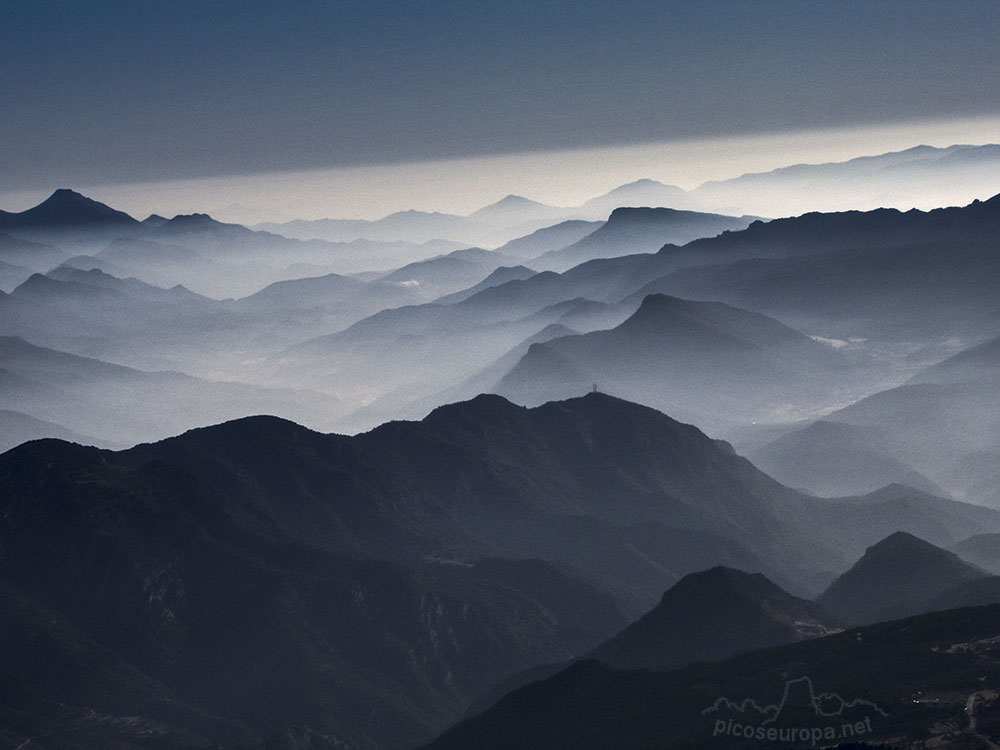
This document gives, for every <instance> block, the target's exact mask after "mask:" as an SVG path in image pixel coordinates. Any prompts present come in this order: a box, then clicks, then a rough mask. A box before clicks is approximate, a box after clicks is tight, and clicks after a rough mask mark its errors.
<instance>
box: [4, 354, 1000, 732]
mask: <svg viewBox="0 0 1000 750" xmlns="http://www.w3.org/2000/svg"><path fill="white" fill-rule="evenodd" d="M38 356H41V357H45V358H47V359H46V361H50V360H51V358H52V355H50V354H46V353H44V352H42V353H40V354H38ZM8 359H9V357H7V356H6V354H5V359H4V361H5V362H6V361H7V360H8ZM82 364H87V363H82ZM82 364H81V363H79V362H74V363H72V368H71V372H68V373H67V377H79V373H80V371H81V367H82ZM89 366H91V367H100V365H94V364H91V365H89ZM46 371H47V372H54V370H53V369H52V368H51V367H47V368H46ZM126 375H127V373H126ZM203 413H204V412H203ZM0 499H2V500H3V503H4V507H5V509H6V515H5V518H6V519H7V520H6V522H5V523H4V524H3V525H0V549H2V550H3V552H4V566H3V567H2V569H0V582H2V584H3V586H5V587H6V589H5V590H9V591H11V592H12V593H11V594H10V597H11V599H10V600H11V601H24V602H25V604H24V606H25V607H28V608H29V609H30V610H31V611H32V612H35V613H36V614H32V615H30V617H29V616H28V615H25V616H24V618H26V619H24V618H21V619H19V620H18V621H19V622H24V623H25V624H24V625H23V627H24V628H25V632H27V633H37V632H39V628H41V627H42V623H51V622H52V618H48V619H46V613H47V612H54V613H56V615H57V617H58V618H59V621H60V622H63V621H64V622H66V623H67V625H66V628H68V629H67V630H66V631H65V632H66V633H67V635H60V634H57V633H53V631H52V630H51V627H50V629H48V630H46V631H45V632H47V633H50V635H51V637H50V638H49V640H47V641H46V642H45V643H47V644H49V645H47V646H46V648H45V649H41V650H40V651H36V652H35V655H36V656H37V659H42V660H43V661H42V662H40V661H38V660H37V659H34V658H33V659H21V658H20V657H19V658H18V659H15V658H14V657H13V656H11V657H7V656H6V655H5V656H4V662H3V663H4V664H10V665H13V666H12V667H10V669H11V670H13V671H12V673H10V676H11V677H12V678H13V679H15V680H16V681H17V684H18V685H22V686H23V689H24V691H25V694H26V695H27V696H28V698H26V699H25V701H26V704H25V705H27V706H28V708H30V713H31V716H33V717H35V720H36V721H37V722H40V723H44V721H45V718H44V717H45V716H46V714H45V710H44V708H45V706H44V705H41V704H39V705H36V704H35V703H33V701H42V702H43V703H44V704H45V705H51V703H52V702H53V701H58V702H61V703H62V704H63V706H64V710H63V711H62V713H61V714H60V715H62V716H66V717H74V716H75V717H80V716H86V715H87V714H86V710H87V709H86V708H85V707H90V708H92V709H93V710H94V711H95V712H96V713H97V714H99V715H100V716H101V717H105V718H102V719H100V720H95V721H92V722H90V723H87V724H86V726H85V727H80V728H78V729H77V730H76V731H78V732H79V733H80V734H77V735H74V736H76V737H79V736H84V737H90V736H93V737H95V738H99V739H95V740H94V741H97V742H99V744H100V743H104V744H106V742H105V738H107V737H108V736H109V733H110V732H112V731H114V732H121V731H122V730H123V726H122V720H121V718H120V717H122V716H133V717H138V719H137V720H136V721H134V722H132V723H131V724H129V726H130V727H132V726H134V727H140V728H137V729H135V730H134V731H135V733H138V732H139V731H141V727H145V726H149V725H150V723H151V722H152V723H156V722H159V723H160V724H162V725H164V727H165V729H164V731H166V732H168V733H169V734H171V735H176V734H178V733H185V732H186V733H187V734H188V736H192V737H195V738H196V741H197V742H198V743H201V744H206V743H209V742H214V743H216V744H226V743H227V742H228V741H229V740H227V739H226V737H227V736H230V735H227V734H226V732H234V733H236V734H233V735H231V736H241V737H246V736H247V735H249V736H251V737H256V738H259V740H258V741H260V740H263V739H266V738H267V737H271V736H275V735H276V734H279V735H283V734H284V733H287V732H296V731H301V732H304V733H306V734H314V735H316V736H319V735H324V734H325V735H327V736H328V737H332V738H334V739H335V740H336V742H340V743H342V744H344V745H346V746H365V745H366V744H367V745H375V746H396V745H400V744H405V743H407V742H410V743H412V742H417V741H421V738H426V737H430V736H432V735H433V734H434V733H436V732H438V731H440V730H441V729H442V728H443V727H444V726H445V725H446V724H447V723H448V722H451V721H454V720H456V719H457V718H458V716H459V715H460V714H461V712H462V710H463V709H464V707H465V706H466V705H468V703H469V702H470V701H471V700H472V699H473V698H474V697H475V696H476V695H478V694H480V693H482V692H483V691H485V690H486V689H487V688H488V686H489V685H491V684H495V683H496V682H497V681H499V680H500V679H502V678H504V677H505V676H507V675H509V674H512V673H515V672H517V671H520V670H523V669H525V668H527V667H529V666H532V665H535V664H540V663H549V662H559V661H563V660H565V659H568V658H571V657H573V656H576V655H578V654H580V653H585V652H586V651H587V650H589V649H590V648H593V647H594V645H595V644H597V643H599V642H601V641H602V640H603V639H605V638H607V637H608V636H610V635H611V634H613V633H614V632H618V631H620V630H621V628H622V627H623V626H624V625H625V622H624V620H623V618H622V615H621V610H620V608H621V607H623V606H624V607H627V608H629V609H630V610H633V611H634V610H635V609H637V608H639V607H647V606H649V604H651V603H652V601H651V600H652V599H653V598H654V596H655V594H654V593H653V592H657V591H663V590H664V589H665V588H667V587H668V586H670V585H671V584H673V583H675V582H676V581H677V580H678V579H680V578H681V577H682V576H683V575H685V574H687V573H690V572H693V571H694V570H699V569H705V568H708V567H711V566H713V565H718V564H725V565H727V566H730V567H737V566H738V567H752V568H754V569H760V570H768V572H769V573H770V574H771V575H773V576H777V577H778V578H780V579H782V580H784V579H789V580H791V581H792V582H791V583H790V584H789V585H792V586H796V587H798V588H804V587H808V585H809V582H812V583H813V585H814V584H815V576H816V570H817V569H818V568H820V567H821V566H822V565H826V564H830V563H835V564H845V565H846V561H845V562H841V561H842V560H843V557H844V555H845V554H850V553H852V551H853V550H852V547H851V545H850V544H845V543H844V542H843V540H857V543H860V544H864V543H869V542H870V541H872V540H871V539H870V537H869V536H866V535H867V534H869V533H870V530H869V527H871V528H874V525H872V524H868V523H866V522H864V521H863V519H862V521H861V522H857V523H856V524H855V525H856V528H853V529H852V532H850V533H848V532H845V531H844V530H843V528H844V527H843V526H839V527H834V526H831V525H828V523H827V522H826V521H824V520H823V518H824V517H823V515H822V512H823V511H824V509H826V508H830V509H831V511H832V514H833V515H834V516H835V517H836V518H837V519H839V523H841V524H851V523H852V519H854V521H857V520H858V517H857V511H856V510H855V509H854V506H853V505H852V504H851V503H849V502H844V503H838V502H837V501H818V500H816V499H814V498H809V497H808V496H803V495H801V494H798V493H795V492H794V491H791V490H788V489H787V488H784V487H782V486H781V485H778V484H777V483H775V482H773V481H772V480H770V479H769V478H768V477H766V476H765V475H763V474H761V473H760V472H758V471H757V470H756V469H754V467H753V466H752V465H751V464H749V463H748V462H747V461H745V460H744V459H742V458H740V457H739V456H737V455H735V454H734V453H733V451H732V449H731V448H730V447H729V446H728V445H726V444H724V443H720V442H718V441H713V440H710V439H709V438H707V437H706V436H705V435H703V434H702V433H700V432H699V431H698V430H697V429H696V428H693V427H690V426H688V425H683V424H680V423H678V422H675V421H674V420H672V419H670V418H669V417H666V416H665V415H662V414H660V413H658V412H655V411H653V410H651V409H648V408H646V407H641V406H638V405H635V404H629V403H627V402H623V401H620V400H617V399H613V398H610V397H607V396H603V395H601V394H591V395H588V396H586V397H583V398H579V399H574V400H571V401H567V402H562V403H553V404H548V405H546V406H544V407H540V408H537V409H530V410H529V409H524V408H521V407H517V406H515V405H513V404H511V403H509V402H507V401H505V400H504V399H501V398H499V397H496V396H481V397H479V398H476V399H474V400H472V401H469V402H466V403H462V404H455V405H452V406H448V407H442V408H440V409H437V410H435V411H434V412H433V413H432V414H431V415H429V416H428V417H427V418H425V419H424V420H422V421H421V422H410V423H407V422H395V423H389V424H386V425H384V426H382V427H380V428H379V429H377V430H373V431H372V432H369V433H366V434H363V435H359V436H356V437H353V438H350V437H342V436H337V435H322V434H319V433H315V432H311V431H309V430H307V429H305V428H302V427H299V426H298V425H296V424H294V423H291V422H287V421H284V420H280V419H276V418H273V417H255V418H247V419H241V420H237V421H235V422H229V423H225V424H221V425H217V426H215V427H210V428H203V429H198V430H193V431H191V432H188V433H185V434H183V435H180V436H178V437H175V438H171V439H169V440H165V441H162V442H159V443H153V444H144V445H140V446H137V447H135V448H133V449H131V450H128V451H124V452H119V453H112V452H109V451H101V450H97V449H92V448H83V447H80V446H74V445H72V444H69V443H63V442H59V441H40V442H33V443H28V444H26V445H22V446H20V447H18V448H15V449H14V450H12V451H9V452H7V453H5V454H3V455H2V456H0ZM821 502H822V504H823V507H820V505H819V504H820V503H821ZM870 504H871V505H878V503H877V501H875V500H872V501H871V503H870ZM880 512H881V513H883V514H884V515H895V517H896V518H897V519H899V520H901V518H900V516H901V515H903V514H894V513H893V511H891V510H886V509H884V508H883V509H882V510H881V511H880ZM990 513H991V512H990V511H988V510H986V509H973V508H969V509H966V508H965V507H964V506H962V505H961V504H958V503H952V504H947V503H946V502H945V501H937V500H934V499H920V498H916V499H913V500H912V501H911V502H909V503H908V505H907V507H906V508H905V517H906V519H907V522H908V523H920V522H921V520H920V519H925V522H926V523H927V524H931V523H933V525H935V526H936V527H938V528H941V529H946V530H950V533H954V534H956V535H957V534H958V533H959V532H960V531H964V530H965V529H967V528H970V527H972V526H974V527H976V528H980V529H981V528H992V529H1000V516H998V514H996V513H993V514H992V515H990ZM964 535H965V536H968V533H965V534H964ZM831 539H834V540H837V541H836V543H835V544H834V543H831V541H830V540H831ZM40 549H44V550H45V554H44V555H41V556H40V555H39V550H40ZM496 558H505V559H506V561H505V560H504V559H500V560H497V559H496ZM532 559H533V560H535V562H530V561H528V560H532ZM751 588H752V587H751ZM609 593H611V594H613V595H614V597H615V598H616V599H617V602H616V601H614V600H613V599H612V598H610V597H609V596H608V594H609ZM782 601H785V600H782ZM785 603H786V604H787V601H786V602H785ZM784 606H785V605H781V606H778V607H776V610H775V611H776V612H777V611H784V612H785V613H786V614H787V613H788V612H789V611H790V610H785V609H783V608H784ZM779 619H780V618H779ZM5 622H6V620H5ZM73 639H76V641H80V640H81V639H84V640H86V641H87V643H93V644H96V646H97V647H99V648H100V649H102V650H103V651H102V653H108V658H107V659H106V660H105V662H103V663H105V664H109V665H114V664H118V665H120V667H116V668H115V670H113V673H112V674H111V675H110V676H109V677H108V678H107V680H108V682H107V683H106V684H105V687H104V688H102V692H100V693H99V694H91V696H90V700H89V701H87V702H84V701H83V700H82V698H81V694H80V693H77V692H73V691H74V686H77V685H80V682H79V680H78V679H76V678H75V677H73V676H74V675H78V674H79V673H80V670H81V669H82V668H79V669H77V668H74V669H76V671H73V670H68V671H64V672H62V673H60V672H58V671H57V666H58V665H59V664H61V663H62V662H59V661H58V660H59V658H61V657H59V656H58V654H61V653H65V652H66V651H67V650H69V649H73V648H74V646H73V642H74V640H73ZM20 640H21V639H19V638H14V639H12V640H11V641H6V643H8V644H16V643H19V642H20ZM3 643H5V641H3V639H2V638H0V645H2V644H3ZM11 647H12V648H13V646H11ZM88 648H90V647H88ZM75 653H85V652H80V651H79V649H77V650H76V651H75ZM50 662H51V663H50ZM40 664H44V665H46V668H45V669H41V668H40ZM5 669H6V668H5ZM52 674H66V675H68V676H69V677H67V679H64V680H51V679H49V677H48V675H52ZM118 675H123V676H120V677H119V676H118ZM128 675H133V676H132V677H130V676H128ZM70 677H73V679H69V678H70ZM126 677H127V678H128V679H126ZM102 679H103V677H102ZM130 681H131V682H130ZM136 681H142V682H143V684H145V685H149V686H151V687H145V688H142V689H139V688H136V687H134V685H135V684H136ZM93 684H96V683H93ZM160 685H162V686H164V688H160V687H159V686H160ZM156 690H160V691H161V692H160V693H157V694H158V695H162V694H164V692H163V691H165V692H166V694H168V695H170V696H171V697H172V698H173V699H174V700H176V701H178V704H179V705H178V708H177V711H175V712H174V713H173V714H169V715H165V714H164V713H163V710H162V708H161V704H159V703H157V701H156V700H154V697H155V696H153V695H151V691H156ZM105 696H108V697H107V698H105ZM46 702H47V703H46ZM0 703H2V701H0ZM188 706H190V707H191V708H192V710H193V711H196V712H200V713H201V715H202V716H203V718H202V720H201V721H200V722H193V721H192V720H191V719H190V718H189V715H188V714H186V713H185V711H186V708H185V707H188ZM362 706H363V707H365V710H359V707H362ZM373 711H374V713H372V712H373ZM126 731H127V732H131V731H132V730H131V729H128V730H126ZM240 733H242V734H240ZM130 736H131V735H130ZM193 741H194V740H193Z"/></svg>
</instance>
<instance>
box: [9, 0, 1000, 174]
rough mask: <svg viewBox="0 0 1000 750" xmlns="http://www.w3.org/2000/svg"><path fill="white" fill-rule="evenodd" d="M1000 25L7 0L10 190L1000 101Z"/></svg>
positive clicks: (525, 8) (458, 154) (723, 130)
mask: <svg viewBox="0 0 1000 750" xmlns="http://www.w3.org/2000/svg"><path fill="white" fill-rule="evenodd" d="M997 39H1000V3H997V2H994V1H990V2H976V1H975V0H968V1H966V2H943V1H942V2H919V1H915V2H878V1H877V0H865V1H864V2H853V1H851V0H838V1H837V2H787V1H784V0H774V1H771V2H712V1H711V0H698V1H697V2H670V1H669V0H661V1H660V2H639V1H636V0H632V1H625V0H623V1H621V2H614V1H608V2H587V1H585V0H577V1H576V2H561V1H556V0H552V1H549V2H544V1H542V0H538V1H536V2H512V1H510V0H505V1H504V2H452V1H449V0H438V1H437V2H418V1H416V0H414V1H410V2H347V1H344V2H320V1H314V0H289V1H288V2H257V1H255V0H243V1H241V2H235V1H233V2H225V1H221V0H218V1H212V0H201V1H199V2H185V1H184V0H176V1H172V2H144V1H143V0H132V1H130V2H117V1H116V0H103V1H102V2H86V1H76V2H52V1H49V0H24V1H23V2H21V1H20V0H15V1H13V2H12V1H11V0H6V1H5V2H4V23H3V24H0V49H2V50H3V53H2V54H3V55H4V58H5V64H4V69H5V75H4V76H3V77H2V78H0V97H2V101H3V102H4V106H3V108H2V114H0V118H2V120H0V122H2V126H3V128H2V129H3V137H2V138H0V165H2V167H0V191H2V192H8V193H9V192H11V191H19V190H20V191H24V190H42V189H47V188H49V187H54V186H57V185H80V184H116V183H125V182H129V181H146V182H148V181H157V180H178V179H199V178H211V177H218V176H231V175H240V174H261V173H268V172H282V171H295V170H304V169H313V170H314V169H323V168H329V167H349V166H356V165H366V164H383V165H384V164H395V163H406V162H428V161H436V160H442V159H463V158H471V157H482V156H497V155H503V154H514V153H524V152H548V151H553V150H566V149H580V148H592V147H616V146H626V145H629V144H642V143H664V142H667V143H669V142H678V141H684V140H690V139H706V138H724V137H734V136H736V137H738V136H744V135H762V134H768V133H774V132H801V131H810V130H822V129H829V128H845V127H855V126H872V125H877V126H882V127H886V126H892V125H895V124H903V123H913V122H920V121H926V120H934V121H940V120H942V119H944V120H947V119H949V118H955V119H962V118H969V117H975V116H984V115H985V116H996V115H1000V76H997V75H996V71H997V70H1000V45H998V44H997V42H996V40H997ZM998 140H1000V138H998ZM861 152H862V153H863V152H864V150H863V149H862V150H861Z"/></svg>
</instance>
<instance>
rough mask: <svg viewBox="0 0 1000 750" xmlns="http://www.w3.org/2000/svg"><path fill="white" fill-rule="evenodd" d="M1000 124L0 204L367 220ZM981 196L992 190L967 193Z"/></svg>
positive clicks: (772, 163) (94, 187)
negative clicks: (65, 203)
mask: <svg viewBox="0 0 1000 750" xmlns="http://www.w3.org/2000/svg"><path fill="white" fill-rule="evenodd" d="M997 134H1000V117H995V118H994V117H983V118H972V119H963V120H944V121H931V122H919V123H906V124H900V125H887V126H879V127H865V128H850V129H827V130H818V131H807V132H794V133H774V134H769V135H757V136H746V137H730V138H712V139H692V140H686V141H676V142H663V143H647V144H635V145H623V146H618V147H604V148H588V149H561V150H551V151H542V152H531V153H523V154H507V155H498V156H481V157H476V158H468V159H446V160H438V161H430V162H401V163H396V164H377V165H376V164H373V165H363V166H355V167H344V168H334V169H311V170H298V171H274V172H263V173H259V174H253V175H232V176H218V177H211V178H198V179H188V180H161V181H147V182H123V183H118V184H75V185H74V184H53V185H51V186H49V187H45V188H38V189H32V190H23V191H6V192H0V209H2V210H5V211H23V210H25V209H27V208H30V207H32V206H34V205H37V204H38V203H39V202H41V201H42V200H44V199H45V198H47V197H48V196H49V195H50V194H51V193H52V191H53V190H55V189H57V188H61V187H65V188H70V189H73V190H76V191H77V192H81V193H83V194H85V195H87V196H88V197H90V198H93V199H95V200H99V201H101V202H103V203H107V204H108V205H111V206H113V207H115V208H117V209H119V210H123V211H126V212H127V213H130V214H132V215H133V216H135V217H136V218H139V219H142V218H145V217H146V216H148V215H150V214H152V213H161V214H166V215H168V216H173V215H176V214H187V213H195V212H200V213H209V214H211V215H212V216H213V217H215V218H217V219H219V220H222V221H231V222H235V223H243V224H255V223H259V222H269V221H273V222H283V221H289V220H292V219H307V220H311V219H321V218H336V219H368V220H371V219H378V218H382V217H383V216H386V215H388V214H391V213H394V212H397V211H405V210H419V211H436V212H441V213H452V214H459V215H466V214H469V213H471V212H473V211H475V210H477V209H479V208H482V207H483V206H486V205H489V204H491V203H494V202H496V201H498V200H500V199H502V198H503V197H505V196H507V195H511V194H514V195H519V196H523V197H525V198H529V199H531V200H534V201H538V202H540V203H544V204H547V205H551V206H566V207H570V206H577V205H580V204H581V203H583V202H585V201H586V200H589V199H590V198H593V197H595V196H598V195H602V194H604V193H606V192H608V191H610V190H612V189H614V188H616V187H619V186H620V185H623V184H627V183H629V182H633V181H636V180H640V179H652V180H657V181H659V182H663V183H665V184H668V185H676V186H678V187H681V188H683V189H685V190H691V189H694V188H697V187H698V186H700V185H702V184H704V183H706V182H711V181H717V180H727V179H732V178H736V177H740V176H742V175H744V174H750V173H756V172H767V171H770V170H773V169H778V168H781V167H787V166H792V165H797V164H821V163H828V162H840V161H847V160H850V159H854V158H859V157H866V156H876V155H879V154H882V153H887V152H894V151H904V150H906V149H910V148H914V147H917V146H932V147H936V148H945V147H948V146H953V145H959V144H961V145H987V144H990V143H995V142H997V141H1000V137H997ZM939 195H940V197H939V196H938V195H936V194H934V193H929V194H927V195H926V196H922V197H921V198H920V199H918V200H914V201H913V202H912V203H908V204H905V205H902V204H901V205H892V206H887V207H892V208H900V209H908V208H919V209H922V210H927V209H930V208H935V207H938V206H942V205H948V202H947V201H948V198H949V193H948V192H947V186H943V188H942V191H941V192H940V194H939ZM974 197H979V198H987V197H989V196H985V195H973V196H971V197H970V200H971V199H972V198H974Z"/></svg>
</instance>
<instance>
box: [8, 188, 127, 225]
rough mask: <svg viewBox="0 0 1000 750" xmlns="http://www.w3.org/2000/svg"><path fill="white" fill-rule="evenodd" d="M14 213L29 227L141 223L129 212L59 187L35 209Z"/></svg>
mask: <svg viewBox="0 0 1000 750" xmlns="http://www.w3.org/2000/svg"><path fill="white" fill-rule="evenodd" d="M14 216H16V217H18V219H19V221H20V222H21V223H23V224H25V225H27V226H32V225H34V226H41V225H64V226H70V225H74V226H86V225H97V224H112V223H113V224H136V223H138V222H136V220H135V219H133V218H132V217H131V216H129V215H128V214H127V213H125V212H123V211H117V210H115V209H113V208H111V206H107V205H105V204H104V203H101V202H99V201H95V200H94V199H92V198H88V197H87V196H85V195H82V194H80V193H78V192H76V191H75V190H70V189H69V188H59V189H58V190H56V191H54V192H53V193H52V195H50V196H49V197H48V198H46V199H45V200H44V201H42V202H41V203H39V204H38V205H37V206H35V207H34V208H29V209H28V210H27V211H23V212H21V213H20V214H15V215H14Z"/></svg>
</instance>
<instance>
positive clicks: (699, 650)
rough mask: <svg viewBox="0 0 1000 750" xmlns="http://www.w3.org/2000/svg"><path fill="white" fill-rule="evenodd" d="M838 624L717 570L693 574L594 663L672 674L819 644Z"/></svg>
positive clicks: (601, 650)
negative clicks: (700, 664) (709, 662)
mask: <svg viewBox="0 0 1000 750" xmlns="http://www.w3.org/2000/svg"><path fill="white" fill-rule="evenodd" d="M837 629H839V628H838V625H837V622H836V620H835V618H834V617H833V616H832V615H830V614H829V613H827V612H826V611H825V610H824V609H823V608H822V607H820V606H818V605H816V604H814V603H813V602H810V601H806V600H805V599H799V598H798V597H795V596H792V595H791V594H789V593H788V592H786V591H784V590H783V589H781V588H780V587H779V586H776V585H775V584H774V583H772V582H771V581H769V580H768V579H767V578H766V577H765V576H763V575H761V574H760V573H754V574H750V573H744V572H743V571H740V570H734V569H732V568H724V567H716V568H712V569H711V570H707V571H704V572H700V573H690V574H688V575H687V576H685V577H684V578H682V579H681V580H680V581H679V582H678V583H676V584H675V585H674V586H673V587H671V588H670V589H669V590H668V591H667V592H666V593H665V594H664V595H663V599H661V600H660V603H659V604H657V605H656V607H655V608H654V609H653V610H652V611H650V612H648V613H647V614H645V615H643V616H642V617H641V618H640V619H639V620H637V621H636V622H634V623H633V624H632V625H629V626H628V627H627V628H626V629H625V630H623V631H622V632H621V633H619V634H618V635H616V636H615V637H614V638H611V639H610V640H608V641H606V642H604V643H603V644H601V645H600V646H598V647H597V648H596V649H594V650H593V651H591V652H590V657H591V658H594V659H598V660H600V661H602V662H605V663H607V664H611V665H613V666H616V667H625V668H639V667H650V668H660V667H672V666H681V665H684V664H689V663H691V662H694V661H701V660H704V659H720V658H722V657H725V656H729V655H731V654H734V653H736V652H737V651H744V650H748V649H752V648H763V647H765V646H776V645H780V644H782V643H790V642H792V641H797V640H802V639H804V638H816V637H819V636H822V635H827V634H829V633H831V632H833V631H835V630H837Z"/></svg>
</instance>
